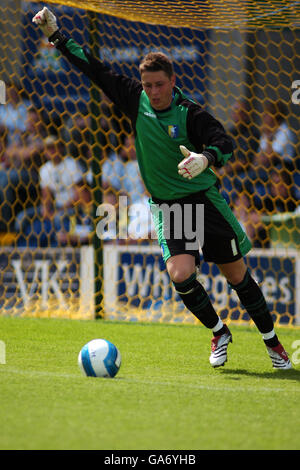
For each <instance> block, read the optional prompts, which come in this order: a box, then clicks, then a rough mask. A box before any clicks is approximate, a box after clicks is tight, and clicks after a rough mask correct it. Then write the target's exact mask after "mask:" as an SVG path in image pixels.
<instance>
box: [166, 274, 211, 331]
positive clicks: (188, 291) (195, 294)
mask: <svg viewBox="0 0 300 470" xmlns="http://www.w3.org/2000/svg"><path fill="white" fill-rule="evenodd" d="M173 284H174V287H175V289H176V291H177V292H178V294H179V295H180V297H181V299H182V301H183V303H184V305H185V306H186V308H188V309H189V310H190V311H191V312H192V313H193V315H195V317H197V318H198V320H200V321H201V323H203V325H204V326H206V327H207V328H213V327H214V326H216V324H217V323H218V321H219V317H218V315H217V313H216V311H215V309H214V307H213V306H212V303H211V301H210V298H209V297H208V295H207V293H206V292H205V290H204V288H203V286H202V285H201V284H200V282H199V281H197V278H196V273H194V274H192V275H191V276H190V277H189V278H188V279H186V280H185V281H183V282H173Z"/></svg>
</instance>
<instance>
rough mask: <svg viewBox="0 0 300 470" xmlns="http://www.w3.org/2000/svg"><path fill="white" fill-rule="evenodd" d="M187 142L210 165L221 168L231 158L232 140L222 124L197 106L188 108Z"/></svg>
mask: <svg viewBox="0 0 300 470" xmlns="http://www.w3.org/2000/svg"><path fill="white" fill-rule="evenodd" d="M187 131H188V136H189V140H190V141H191V143H192V144H193V145H194V147H195V148H196V150H197V151H198V152H202V153H203V154H204V155H206V156H207V157H208V160H209V162H210V164H213V165H214V166H216V167H222V166H223V165H225V163H226V162H227V160H229V158H231V157H232V152H233V146H232V140H231V138H230V137H229V135H227V133H226V132H225V129H224V127H223V126H222V124H221V123H220V122H219V121H218V120H217V119H215V118H214V117H213V116H212V115H211V114H209V113H208V112H206V111H204V110H203V109H202V108H201V107H200V106H198V105H192V106H190V107H189V112H188V118H187Z"/></svg>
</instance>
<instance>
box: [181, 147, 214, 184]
mask: <svg viewBox="0 0 300 470" xmlns="http://www.w3.org/2000/svg"><path fill="white" fill-rule="evenodd" d="M179 148H180V151H181V153H182V155H184V157H185V158H184V159H183V160H182V161H181V162H180V163H179V165H178V173H179V174H180V175H181V176H183V177H184V178H188V179H189V180H190V179H192V178H195V176H198V175H200V173H202V172H203V171H204V170H205V169H206V168H207V166H208V159H207V158H206V156H205V155H202V153H195V152H191V151H190V150H188V149H187V148H186V147H185V146H184V145H180V147H179Z"/></svg>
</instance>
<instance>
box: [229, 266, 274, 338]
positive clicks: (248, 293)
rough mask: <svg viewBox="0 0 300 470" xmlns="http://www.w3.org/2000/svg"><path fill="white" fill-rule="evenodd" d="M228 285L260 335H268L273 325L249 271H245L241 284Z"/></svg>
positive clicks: (258, 288) (259, 290) (262, 296)
mask: <svg viewBox="0 0 300 470" xmlns="http://www.w3.org/2000/svg"><path fill="white" fill-rule="evenodd" d="M229 285H230V286H231V287H232V288H233V289H234V290H235V291H236V293H237V295H238V296H239V299H240V301H241V303H242V304H243V306H244V307H245V309H246V310H247V312H248V314H249V316H250V317H251V318H252V320H253V321H254V323H255V325H256V326H257V328H258V330H259V331H260V332H261V333H269V332H270V331H272V330H273V328H274V323H273V319H272V317H271V314H270V311H269V309H268V306H267V303H266V300H265V297H264V295H263V293H262V291H261V289H260V287H259V285H258V284H257V283H256V282H255V280H254V279H253V278H252V277H251V275H250V273H249V271H248V270H247V272H246V274H245V277H244V279H243V280H242V282H240V283H239V284H237V285H235V286H234V285H232V284H229ZM272 339H273V338H272ZM267 341H268V340H267Z"/></svg>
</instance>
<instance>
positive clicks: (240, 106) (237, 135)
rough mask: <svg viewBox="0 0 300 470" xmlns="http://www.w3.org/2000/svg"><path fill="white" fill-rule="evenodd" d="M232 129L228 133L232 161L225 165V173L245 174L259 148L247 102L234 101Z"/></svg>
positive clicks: (257, 134) (242, 100) (244, 100)
mask: <svg viewBox="0 0 300 470" xmlns="http://www.w3.org/2000/svg"><path fill="white" fill-rule="evenodd" d="M232 120H233V127H231V129H229V131H228V133H229V135H230V136H231V138H232V141H233V144H234V149H235V152H234V155H233V159H231V160H230V163H229V162H228V163H227V165H226V172H227V171H229V172H230V173H232V174H233V175H240V174H243V175H244V174H245V173H247V171H248V170H249V168H251V165H252V162H253V160H254V156H255V154H256V152H257V150H258V146H259V139H260V135H259V131H258V129H257V127H256V126H255V125H254V124H253V122H252V120H251V108H250V104H249V101H247V100H246V99H241V100H238V101H236V103H235V104H234V105H233V110H232Z"/></svg>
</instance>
